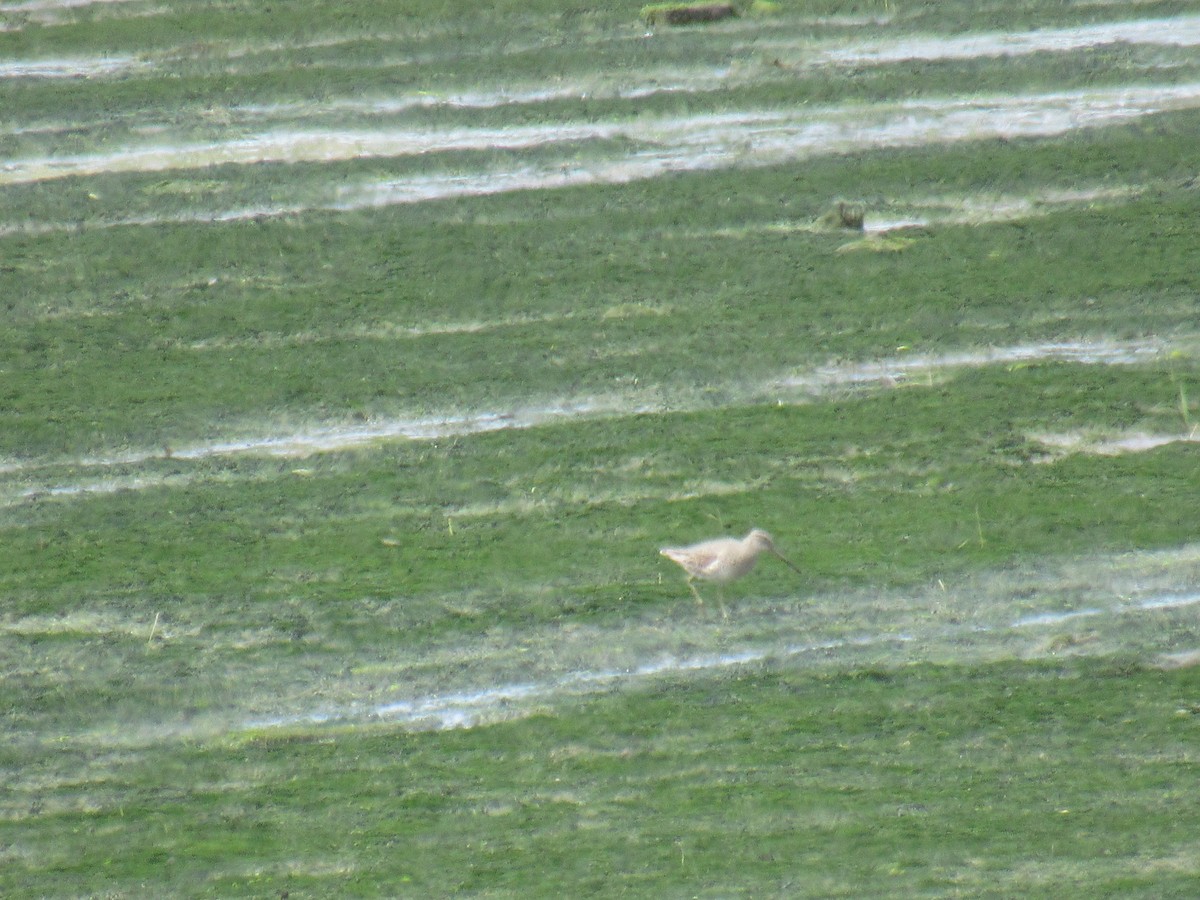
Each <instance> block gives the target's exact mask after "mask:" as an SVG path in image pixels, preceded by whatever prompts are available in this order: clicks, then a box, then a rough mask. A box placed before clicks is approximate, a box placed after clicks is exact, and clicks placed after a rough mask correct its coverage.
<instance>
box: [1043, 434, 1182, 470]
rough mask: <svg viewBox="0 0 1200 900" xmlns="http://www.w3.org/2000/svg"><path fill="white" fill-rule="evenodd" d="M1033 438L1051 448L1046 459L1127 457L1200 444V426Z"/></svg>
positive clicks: (1047, 460) (1051, 435) (1046, 460)
mask: <svg viewBox="0 0 1200 900" xmlns="http://www.w3.org/2000/svg"><path fill="white" fill-rule="evenodd" d="M1030 438H1031V439H1032V440H1035V441H1037V442H1038V443H1039V444H1042V445H1043V446H1045V447H1046V448H1047V450H1048V451H1049V452H1048V453H1047V455H1046V457H1045V460H1044V461H1045V462H1053V461H1054V460H1057V459H1060V458H1062V457H1064V456H1070V455H1072V454H1075V453H1082V454H1087V455H1091V456H1124V455H1125V454H1127V453H1146V452H1149V451H1151V450H1157V449H1158V448H1159V447H1167V446H1170V445H1171V444H1196V443H1200V426H1197V427H1196V428H1192V429H1191V430H1190V431H1187V432H1182V433H1179V434H1149V433H1146V432H1140V431H1139V432H1135V433H1132V434H1123V435H1107V436H1106V435H1098V434H1086V433H1083V432H1069V433H1058V434H1048V433H1042V432H1039V433H1035V434H1031V435H1030Z"/></svg>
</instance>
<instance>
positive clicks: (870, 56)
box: [806, 16, 1200, 65]
mask: <svg viewBox="0 0 1200 900" xmlns="http://www.w3.org/2000/svg"><path fill="white" fill-rule="evenodd" d="M1118 43H1120V44H1150V45H1157V46H1170V47H1192V46H1195V45H1197V44H1200V16H1175V17H1171V18H1163V19H1135V20H1130V21H1124V22H1101V23H1097V24H1094V25H1080V26H1075V27H1072V28H1041V29H1037V30H1035V31H1028V32H985V33H981V34H963V35H956V36H953V37H944V36H941V35H916V36H912V37H907V38H899V39H883V40H878V41H863V42H855V43H854V44H852V45H849V46H846V47H842V48H834V49H827V50H822V51H818V52H817V53H816V54H815V55H814V56H813V57H811V58H810V59H808V60H806V61H809V62H816V63H836V64H839V65H863V64H873V65H878V64H881V63H895V62H905V61H908V60H927V61H934V60H950V59H982V58H987V57H1004V56H1024V55H1028V54H1030V53H1067V52H1070V51H1074V50H1086V49H1090V48H1094V47H1103V46H1106V45H1110V44H1118Z"/></svg>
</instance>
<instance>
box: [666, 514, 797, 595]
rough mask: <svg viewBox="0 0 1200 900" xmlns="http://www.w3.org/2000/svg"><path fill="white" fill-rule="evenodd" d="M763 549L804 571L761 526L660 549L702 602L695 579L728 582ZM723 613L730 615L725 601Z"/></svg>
mask: <svg viewBox="0 0 1200 900" xmlns="http://www.w3.org/2000/svg"><path fill="white" fill-rule="evenodd" d="M763 551H766V552H767V553H770V554H771V555H772V556H775V557H778V558H779V559H780V560H782V561H783V563H784V564H785V565H787V566H789V567H791V568H792V569H794V570H795V571H797V572H800V574H802V575H803V574H804V573H803V572H802V571H801V569H800V567H799V566H797V565H796V564H795V563H793V562H792V561H791V560H789V559H787V558H786V557H784V555H783V554H782V553H780V552H779V551H778V550H776V549H775V543H774V541H772V540H771V536H770V535H769V534H767V533H766V532H765V531H763V530H761V529H759V528H755V529H753V530H752V531H751V532H750V533H749V534H748V535H746V536H745V537H744V538H742V539H741V540H738V539H737V538H730V537H724V538H715V539H714V540H711V541H701V542H700V543H699V544H692V545H691V546H690V547H663V548H662V549H661V550H659V551H658V552H659V553H661V554H662V555H663V556H665V557H666V558H667V559H669V560H671V562H674V563H678V564H679V565H680V566H682V567H683V570H684V571H685V572H687V576H688V577H687V586H688V587H689V588H690V589H691V591H692V595H693V596H694V597H695V598H696V602H697V603H700V604H703V603H704V598H703V597H701V596H700V592H699V591H697V590H696V585H694V584H693V583H692V582H693V580H695V579H696V578H703V579H704V580H705V581H715V582H716V583H717V584H721V585H724V584H729V582H731V581H736V580H737V579H738V578H741V577H742V576H743V575H746V574H749V572H750V570H751V569H753V568H754V564H755V563H756V562H758V557H759V555H760V554H761V553H763ZM721 614H722V615H724V616H726V617H728V615H729V613H728V612H726V610H725V604H724V603H722V604H721Z"/></svg>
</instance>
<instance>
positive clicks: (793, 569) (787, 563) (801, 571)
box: [771, 550, 804, 575]
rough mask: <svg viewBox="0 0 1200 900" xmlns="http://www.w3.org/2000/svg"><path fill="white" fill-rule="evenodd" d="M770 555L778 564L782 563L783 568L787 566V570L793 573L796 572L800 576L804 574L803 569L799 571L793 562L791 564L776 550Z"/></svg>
mask: <svg viewBox="0 0 1200 900" xmlns="http://www.w3.org/2000/svg"><path fill="white" fill-rule="evenodd" d="M771 553H772V554H773V555H774V556H775V557H777V558H778V559H779V561H780V562H782V563H783V564H784V565H785V566H787V567H788V568H789V569H791V570H792V571H793V572H796V573H798V574H800V575H803V574H804V570H803V569H801V568H800V567H799V566H798V565H796V564H795V563H794V562H792V561H791V560H790V559H788V558H787V557H786V556H784V555H783V554H782V553H780V552H779V551H778V550H772V551H771Z"/></svg>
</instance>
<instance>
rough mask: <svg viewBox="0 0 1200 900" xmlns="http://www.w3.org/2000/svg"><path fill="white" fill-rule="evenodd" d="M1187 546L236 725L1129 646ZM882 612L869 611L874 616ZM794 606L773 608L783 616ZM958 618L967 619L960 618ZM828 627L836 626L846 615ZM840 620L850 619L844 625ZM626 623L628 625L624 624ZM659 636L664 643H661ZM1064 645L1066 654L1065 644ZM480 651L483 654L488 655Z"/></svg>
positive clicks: (458, 717) (512, 714) (1185, 571)
mask: <svg viewBox="0 0 1200 900" xmlns="http://www.w3.org/2000/svg"><path fill="white" fill-rule="evenodd" d="M1196 549H1197V548H1195V547H1191V548H1188V547H1185V548H1181V549H1180V550H1178V551H1166V552H1160V553H1158V554H1142V555H1138V556H1135V557H1134V558H1133V559H1132V561H1130V560H1129V559H1128V558H1119V557H1118V558H1110V559H1102V560H1091V561H1080V562H1078V563H1076V564H1074V567H1077V568H1079V569H1081V570H1084V571H1085V572H1086V574H1083V575H1081V574H1080V572H1075V571H1072V567H1068V568H1067V569H1066V570H1064V571H1060V572H1053V573H1049V574H1044V575H1040V576H1036V577H1035V578H1034V579H1032V580H1031V579H1028V578H1022V577H1013V576H1010V575H1007V574H1004V573H999V574H997V575H996V576H994V577H997V578H999V580H1000V582H1001V587H1000V589H999V590H1000V592H1001V594H1000V596H995V597H984V605H985V606H986V607H987V611H986V614H985V615H983V616H982V617H980V618H971V617H970V614H969V613H967V612H966V611H968V610H971V609H973V608H974V607H975V606H976V605H977V602H978V600H979V599H980V598H979V597H978V596H977V592H982V593H983V594H985V595H986V594H988V593H989V591H990V590H994V588H991V589H989V588H988V587H987V586H986V585H976V584H966V585H963V586H961V587H960V589H959V590H958V591H956V592H955V593H957V594H961V596H958V597H956V598H952V599H953V602H954V605H955V609H956V610H960V611H959V612H955V613H952V614H947V612H946V611H943V612H942V613H940V614H939V613H938V612H933V613H932V614H931V615H925V616H923V615H922V614H921V610H922V609H926V608H929V609H936V608H937V606H938V604H939V601H940V599H941V598H944V597H945V596H946V594H945V590H944V588H943V589H941V590H931V591H930V592H929V594H928V595H925V596H919V597H911V598H907V599H903V598H900V599H896V598H893V600H885V599H883V598H881V597H877V598H876V599H877V600H878V601H881V602H880V606H881V609H883V610H886V609H888V608H892V609H893V613H894V615H895V616H896V619H897V622H896V627H895V628H892V629H887V628H884V629H878V626H877V630H871V629H870V628H869V627H868V628H863V629H862V630H860V631H857V632H851V633H848V634H842V635H840V636H838V635H836V634H834V633H830V632H828V630H827V628H828V625H829V624H830V623H828V622H827V623H825V626H826V630H827V633H826V634H825V636H821V631H822V630H823V629H822V625H821V624H820V623H815V622H814V623H809V626H808V627H809V628H812V629H814V630H815V632H816V633H815V634H811V635H810V636H809V637H806V638H801V639H796V638H795V637H794V635H795V634H796V633H797V632H798V631H800V629H801V628H802V626H801V625H797V624H795V623H787V624H785V623H784V622H783V621H780V622H773V621H772V619H771V617H770V616H767V617H765V618H763V619H761V620H759V621H757V623H754V624H743V625H728V626H726V627H727V628H728V630H730V631H732V632H738V634H737V636H736V637H735V638H734V639H733V640H732V641H731V642H729V643H726V645H725V646H724V647H723V648H722V649H718V650H712V651H692V652H687V651H682V652H680V651H676V650H671V649H666V650H658V651H648V650H647V649H646V648H647V647H648V646H650V645H652V643H653V642H652V641H650V640H648V639H647V638H646V636H644V635H643V636H640V638H637V639H633V643H634V644H635V645H636V647H637V649H635V650H634V651H633V653H632V656H633V658H630V657H631V654H629V653H626V654H624V655H622V654H620V653H611V654H610V655H612V656H613V657H615V660H620V661H619V662H618V663H617V664H615V665H611V666H603V665H600V666H593V667H588V666H586V665H585V666H582V667H579V668H570V667H568V668H567V669H566V670H564V671H554V670H553V668H554V667H553V663H552V662H550V663H547V668H546V670H544V671H543V672H542V673H541V675H540V677H539V675H538V673H537V672H534V673H533V674H532V675H531V676H530V677H528V678H525V679H522V680H517V681H501V682H499V683H489V684H487V685H486V686H479V687H474V688H472V687H460V688H456V689H452V690H441V691H433V692H430V693H423V694H412V695H409V696H400V697H393V698H391V699H386V700H383V701H369V702H365V703H357V702H353V701H352V702H350V703H348V704H346V705H342V706H338V707H328V708H324V709H320V710H313V711H309V712H301V713H293V714H287V715H279V716H275V717H269V716H268V717H258V718H255V719H253V720H252V721H248V722H246V723H245V724H244V725H243V726H242V727H243V728H245V729H262V728H273V727H291V726H305V725H320V724H331V723H349V724H352V723H355V722H381V723H386V724H389V725H395V726H399V727H401V728H405V729H412V730H445V729H453V728H472V727H477V726H480V725H486V724H489V723H492V722H496V721H503V720H511V719H517V718H522V717H524V716H527V715H530V714H532V713H534V712H536V711H538V710H543V709H546V708H547V707H549V706H551V705H552V704H553V703H555V702H560V701H564V700H567V699H569V698H572V697H582V696H587V695H591V694H598V693H602V692H605V691H609V690H614V689H621V688H637V687H639V686H641V685H643V684H645V683H647V682H651V681H652V680H653V679H655V678H671V677H676V676H681V675H701V676H703V675H713V674H716V673H718V672H720V671H721V670H724V669H731V668H738V667H743V666H754V665H758V664H785V665H797V664H798V665H802V666H810V667H812V666H817V667H832V668H838V667H845V666H852V665H855V664H861V661H862V660H863V659H866V660H867V661H868V663H869V664H878V662H879V661H880V660H884V661H888V660H890V662H891V663H892V664H895V663H898V662H901V661H903V660H906V659H910V658H911V659H933V660H937V659H942V658H952V659H961V658H963V656H964V655H965V656H966V658H977V657H979V658H994V657H996V656H997V655H998V654H999V655H1000V656H1002V657H1003V656H1013V655H1016V656H1021V657H1025V658H1028V657H1033V658H1039V657H1047V656H1055V655H1058V654H1060V653H1061V652H1064V651H1063V650H1061V649H1060V648H1059V645H1058V644H1056V643H1055V642H1054V641H1049V642H1047V640H1046V639H1045V636H1046V635H1047V633H1049V634H1050V635H1053V634H1055V633H1058V634H1062V633H1063V629H1064V628H1066V629H1071V628H1074V627H1075V626H1076V625H1086V626H1088V627H1089V628H1091V629H1100V630H1104V629H1107V630H1108V632H1109V633H1111V635H1115V637H1112V638H1110V641H1115V642H1116V644H1115V648H1117V649H1120V650H1122V651H1127V650H1128V649H1130V648H1129V647H1127V646H1125V645H1124V644H1123V643H1122V636H1123V635H1124V634H1125V633H1127V631H1128V629H1129V628H1130V627H1131V626H1133V627H1136V626H1137V624H1139V623H1140V622H1141V621H1142V620H1144V619H1145V618H1146V616H1148V615H1152V614H1155V613H1170V612H1172V611H1187V610H1189V609H1191V608H1192V607H1195V606H1198V605H1200V593H1198V592H1196V591H1195V590H1194V589H1188V588H1186V587H1182V588H1181V587H1178V586H1172V580H1174V581H1179V580H1182V581H1183V582H1185V583H1186V582H1187V581H1188V580H1189V579H1190V578H1191V577H1192V574H1194V573H1192V571H1191V570H1192V569H1194V567H1195V562H1196ZM1131 570H1132V571H1131ZM1140 579H1145V580H1146V581H1147V582H1148V584H1146V585H1142V584H1140V583H1139V582H1140ZM1007 592H1013V593H1007ZM1064 592H1065V593H1066V594H1068V595H1070V596H1071V597H1074V598H1075V600H1076V602H1077V603H1078V602H1079V601H1083V605H1068V606H1063V605H1062V604H1063V600H1062V599H1061V597H1060V594H1062V593H1064ZM1031 595H1032V596H1031ZM1089 601H1090V602H1089ZM866 602H870V601H869V600H867V601H866ZM813 604H815V605H816V606H818V607H820V608H822V609H832V608H835V607H838V608H841V607H845V608H849V609H856V608H859V606H860V605H861V604H860V603H858V602H855V603H847V602H846V601H845V598H809V599H808V600H806V601H805V602H804V605H805V606H810V605H813ZM889 605H890V606H889ZM1030 606H1033V607H1035V609H1034V610H1033V611H1030V612H1020V613H1016V614H1014V613H1013V611H1012V610H1013V609H1020V608H1022V607H1024V608H1028V607H1030ZM880 611H881V610H875V612H876V613H878V612H880ZM755 615H756V614H755V613H754V612H752V611H751V610H749V609H745V610H743V619H744V621H745V622H749V621H750V620H751V619H753V618H754V617H755ZM792 615H793V614H791V613H786V612H785V613H784V614H783V616H784V618H785V619H786V618H788V617H790V616H792ZM964 617H966V621H963V618H964ZM851 618H852V617H851ZM847 621H848V620H847ZM836 624H838V625H845V624H847V622H839V623H836ZM848 624H849V625H850V627H853V622H848ZM625 627H626V629H628V628H629V627H631V626H625ZM632 627H634V628H637V627H639V626H637V625H634V626H632ZM1147 627H1150V628H1153V626H1147ZM776 629H778V630H776ZM717 630H720V629H717ZM1072 634H1074V632H1071V631H1067V632H1066V635H1067V637H1068V638H1070V636H1071V635H1072ZM790 635H791V636H790ZM541 637H542V638H543V639H545V640H547V641H550V642H552V643H555V644H556V645H561V644H562V642H563V637H562V636H559V637H557V638H556V637H554V636H553V635H543V636H541ZM631 637H632V636H630V635H624V636H622V637H621V638H617V637H615V636H613V635H610V636H609V637H608V639H607V640H605V639H603V638H602V637H601V636H599V635H590V636H588V637H587V647H586V648H584V647H580V649H579V652H580V653H581V654H582V655H583V656H585V657H586V656H590V657H597V656H604V655H605V653H606V652H608V651H604V650H603V648H605V647H609V648H612V647H620V646H624V645H625V642H626V641H629V640H630V639H631ZM1184 639H1185V640H1186V638H1184ZM572 640H577V638H575V637H572V638H571V639H570V640H568V641H567V643H570V642H571V641H572ZM675 640H676V642H677V643H679V644H680V646H681V647H684V646H687V645H688V644H689V643H691V641H692V640H699V641H700V642H701V643H704V641H703V639H702V638H699V637H698V636H697V635H692V636H691V638H689V639H684V638H681V637H678V636H677V637H676V639H675ZM664 642H665V643H666V644H667V646H668V648H669V647H670V640H669V639H667V640H665V641H664ZM581 643H582V641H581ZM1061 646H1062V647H1066V648H1072V647H1073V646H1075V645H1074V642H1073V641H1071V640H1069V639H1068V640H1067V641H1066V642H1064V643H1063V644H1062V645H1061ZM1081 646H1083V647H1084V650H1083V651H1081V652H1101V653H1103V652H1110V651H1111V650H1113V649H1114V645H1113V644H1112V643H1111V642H1110V643H1109V644H1107V645H1106V644H1105V641H1104V639H1102V638H1101V637H1100V636H1099V635H1097V634H1095V633H1094V632H1091V633H1089V634H1088V635H1087V639H1086V640H1085V641H1083V642H1081ZM1088 647H1093V650H1091V651H1089V650H1088V649H1087V648H1088ZM1134 649H1136V639H1135V648H1134ZM465 652H467V653H468V654H469V653H471V652H472V651H470V650H467V651H465ZM1065 652H1076V651H1074V650H1070V649H1068V650H1067V651H1065ZM638 654H644V655H643V656H642V658H640V659H639V658H636V657H637V656H638ZM864 654H865V656H864ZM1168 655H1169V654H1168ZM1176 655H1178V652H1176ZM483 656H486V652H485V653H484V654H483ZM553 656H554V654H548V655H547V656H546V657H545V659H546V660H550V659H552V658H553ZM885 664H886V662H885Z"/></svg>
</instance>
